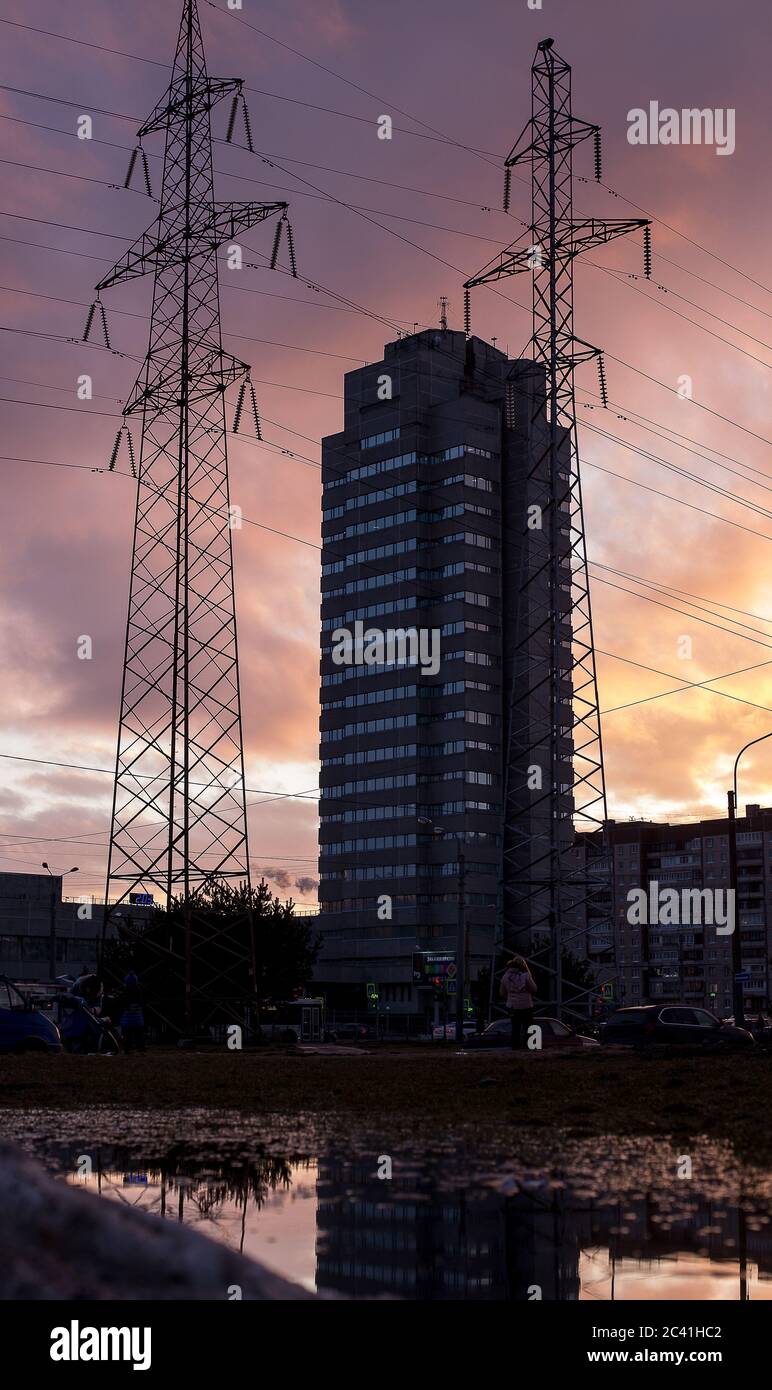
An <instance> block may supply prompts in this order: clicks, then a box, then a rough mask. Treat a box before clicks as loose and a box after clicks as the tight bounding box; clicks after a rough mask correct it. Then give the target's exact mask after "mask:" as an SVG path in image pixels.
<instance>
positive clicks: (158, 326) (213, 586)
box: [86, 0, 286, 1021]
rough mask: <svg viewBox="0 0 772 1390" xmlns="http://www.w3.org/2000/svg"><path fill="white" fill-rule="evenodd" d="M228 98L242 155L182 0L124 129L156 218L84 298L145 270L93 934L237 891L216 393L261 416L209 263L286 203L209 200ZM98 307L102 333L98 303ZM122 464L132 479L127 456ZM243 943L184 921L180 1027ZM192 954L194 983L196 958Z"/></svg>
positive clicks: (233, 727) (239, 827)
mask: <svg viewBox="0 0 772 1390" xmlns="http://www.w3.org/2000/svg"><path fill="white" fill-rule="evenodd" d="M228 96H230V97H231V99H232V109H231V118H230V125H229V129H228V138H230V136H231V134H232V131H233V126H234V121H235V118H236V116H237V114H238V111H239V109H241V111H242V114H243V119H244V124H245V129H246V135H247V142H248V145H249V147H250V148H251V135H250V130H249V118H248V115H247V112H246V106H245V104H244V98H243V93H242V82H241V80H240V79H226V80H223V81H216V80H214V79H212V78H210V77H209V76H208V74H207V68H206V59H205V56H204V47H203V42H202V37H201V28H200V24H199V17H198V12H197V8H196V3H195V0H184V6H183V14H182V22H181V25H180V31H179V38H178V41H177V50H176V54H175V58H174V66H173V69H172V76H171V81H170V83H169V86H168V88H167V90H166V92H165V93H164V95H163V97H162V98H161V99H160V101H159V102H158V104H157V105H156V107H155V109H154V111H153V112H152V114H151V115H150V117H149V118H148V120H146V121H145V123H144V125H143V126H142V127H141V128H140V130H139V131H138V139H139V141H140V146H139V149H138V150H137V151H135V153H134V156H133V157H132V161H131V165H130V167H129V173H128V174H127V179H126V183H127V186H128V184H129V181H130V179H131V175H132V172H133V169H134V167H135V165H136V161H137V157H138V156H139V157H140V158H141V167H142V169H143V171H144V175H145V182H146V184H147V191H148V192H150V183H149V177H148V170H147V160H146V157H145V154H144V150H143V148H142V144H141V142H142V140H143V139H144V137H146V136H148V135H150V134H152V133H154V132H164V134H165V151H164V164H163V184H162V189H161V196H160V208H159V212H158V218H157V220H156V222H155V223H154V224H153V225H152V226H151V227H150V228H149V229H148V231H146V232H145V233H143V235H142V236H141V237H140V238H139V239H138V241H136V242H135V243H134V245H133V246H132V247H131V248H130V249H129V250H128V251H127V252H126V254H125V255H124V256H122V257H121V259H120V260H119V261H118V263H117V264H116V265H115V266H114V267H113V269H112V270H111V271H110V272H109V274H107V275H106V276H105V277H104V279H102V280H101V281H100V283H99V284H98V285H97V287H96V289H97V296H99V295H100V294H101V292H102V291H103V290H106V289H108V288H109V287H111V286H113V285H119V284H122V283H123V282H125V281H129V280H133V279H134V278H135V277H137V276H141V275H146V274H150V273H152V275H153V310H152V320H151V325H150V340H149V346H148V351H147V356H146V358H145V361H144V364H143V366H142V369H141V372H140V375H139V378H138V380H137V382H136V384H135V386H134V388H133V390H132V392H131V395H130V397H129V400H128V403H127V405H126V407H125V409H124V411H123V415H124V426H122V428H121V430H120V431H119V436H118V439H117V440H116V447H115V449H114V451H113V459H112V460H111V466H112V465H113V464H114V462H115V458H116V456H117V453H118V449H119V447H120V443H121V436H122V435H123V434H124V432H125V433H127V434H128V424H127V422H128V421H129V420H131V419H132V418H138V419H139V421H140V422H141V434H142V438H141V444H140V446H139V450H138V454H137V468H138V478H137V500H136V514H135V523H134V544H133V555H132V565H131V584H130V592H129V608H128V618H127V624H126V641H125V656H124V667H123V682H122V689H121V709H120V730H119V735H118V749H117V757H116V769H115V788H114V796H113V809H112V823H111V830H110V849H109V859H108V868H107V890H106V898H105V903H106V906H105V926H106V925H107V920H108V918H109V916H110V915H111V914H114V911H115V907H116V906H118V905H119V904H120V903H123V902H125V901H126V900H127V899H128V898H129V895H130V894H131V895H135V894H139V895H143V896H144V900H145V901H146V900H147V896H149V895H152V897H153V898H154V900H155V901H156V903H158V902H159V901H160V903H161V904H162V905H165V906H166V907H167V908H168V907H169V906H170V905H171V903H172V900H173V899H175V898H178V899H179V898H181V899H183V901H185V902H189V901H190V898H191V895H193V896H195V894H196V893H197V892H200V890H201V889H202V888H203V887H205V886H206V885H207V884H211V883H213V882H222V881H225V882H232V883H245V884H246V885H247V886H248V885H249V883H250V873H249V853H248V838H247V816H246V791H245V783H244V751H243V740H242V729H241V696H240V688H239V666H238V644H237V637H236V613H235V601H234V580H233V554H232V544H231V541H232V523H233V517H232V513H231V506H230V494H229V485H228V454H227V447H226V434H227V431H226V418H225V392H226V389H227V388H228V386H230V385H231V384H233V383H234V382H237V381H239V380H240V381H241V383H242V384H241V395H240V398H239V406H238V410H237V413H238V415H239V416H240V414H241V407H242V405H243V401H244V395H245V391H247V390H248V391H249V392H250V393H251V398H252V405H253V407H254V418H255V425H256V428H257V431H258V435H259V419H258V417H257V407H256V403H255V401H254V393H253V391H252V387H251V383H250V382H249V368H248V366H247V364H245V363H243V362H239V361H238V360H237V359H236V358H234V357H232V356H231V355H230V354H229V353H227V352H225V351H224V350H223V345H222V335H221V327H220V302H219V284H218V263H217V252H218V248H219V247H220V246H222V245H223V244H226V243H230V242H232V241H233V238H234V237H235V236H236V235H237V234H238V233H239V232H243V231H245V230H247V229H248V228H250V227H254V226H256V225H257V224H258V223H261V222H264V221H265V220H266V218H269V217H271V216H272V215H274V214H282V215H283V216H284V217H285V218H286V204H285V203H252V202H249V203H227V202H216V201H215V199H214V185H213V171H212V133H211V124H210V119H211V112H212V110H213V108H214V107H215V106H216V105H217V104H218V103H219V102H221V101H222V100H223V99H224V98H226V97H228ZM280 229H281V224H280V226H279V229H278V230H279V232H280ZM277 239H278V238H277ZM274 259H275V257H274ZM97 304H98V305H99V313H100V315H101V323H102V326H103V328H104V326H105V320H104V310H103V309H102V308H101V301H99V299H98V300H97ZM93 307H94V306H92V313H91V314H90V315H89V323H88V325H87V333H86V336H88V329H89V328H90V325H91V322H92V319H93ZM129 444H131V437H130V435H129ZM131 463H132V471H133V470H134V451H133V449H132V451H131ZM111 897H112V898H113V900H114V901H113V902H112V903H111V902H110V899H111ZM250 936H251V926H250V928H249V930H248V931H246V932H245V933H241V932H239V933H236V934H235V935H232V936H231V937H230V938H229V936H228V933H227V932H225V931H223V932H222V933H220V940H219V941H218V942H217V943H216V945H213V942H212V940H211V933H207V931H206V929H204V928H203V927H200V928H199V927H197V926H196V922H195V919H194V917H193V916H191V915H190V914H188V917H187V920H186V931H185V946H184V951H183V953H182V954H183V955H184V959H183V960H182V962H181V963H180V976H181V978H182V977H184V980H185V995H186V1016H187V1018H188V1021H190V1019H191V1017H192V1014H193V1009H192V1005H193V996H194V995H195V994H198V995H199V996H204V997H209V994H211V995H212V996H214V995H216V994H218V993H220V994H222V993H226V994H227V993H228V992H229V987H228V981H229V978H231V977H232V978H235V976H236V974H237V973H238V971H239V969H242V968H243V964H244V960H245V958H246V960H247V961H249V959H250V956H251V968H252V971H253V972H254V950H253V946H252V948H250V940H249V938H250ZM204 950H205V960H206V967H205V970H203V974H205V975H206V976H207V978H206V981H205V982H204V983H202V981H201V978H200V977H201V976H202V969H201V968H199V969H196V965H197V962H196V954H197V952H198V953H200V952H203V951H204ZM172 954H174V953H172ZM201 959H203V956H202V957H201ZM201 959H200V960H199V962H198V964H199V966H200V965H201Z"/></svg>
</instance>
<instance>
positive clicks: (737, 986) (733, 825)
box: [726, 729, 772, 1028]
mask: <svg viewBox="0 0 772 1390" xmlns="http://www.w3.org/2000/svg"><path fill="white" fill-rule="evenodd" d="M767 738H772V729H770V731H769V733H768V734H761V735H760V736H759V737H758V738H752V739H751V741H750V743H746V744H745V745H744V747H742V748H741V749H740V751H739V753H738V754H737V757H736V758H735V760H734V775H733V778H732V789H731V791H728V792H727V794H726V796H727V806H728V811H729V877H730V880H731V884H732V890H733V892H734V931H733V932H732V975H733V976H734V979H733V980H732V1008H733V1010H734V1021H735V1026H736V1027H737V1028H743V1027H744V1026H745V1005H744V1002H743V987H742V980H739V979H738V978H737V977H738V975H739V974H740V973H741V971H742V941H741V940H740V907H739V900H740V885H739V881H738V875H737V769H738V767H739V765H740V759H741V757H742V755H743V753H747V751H748V749H749V748H753V746H754V744H756V743H763V742H764V740H765V739H767Z"/></svg>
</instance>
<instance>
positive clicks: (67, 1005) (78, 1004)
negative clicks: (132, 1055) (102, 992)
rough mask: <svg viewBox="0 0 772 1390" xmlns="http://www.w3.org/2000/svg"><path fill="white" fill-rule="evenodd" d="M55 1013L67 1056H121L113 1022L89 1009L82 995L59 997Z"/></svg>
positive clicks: (54, 1006) (54, 1002)
mask: <svg viewBox="0 0 772 1390" xmlns="http://www.w3.org/2000/svg"><path fill="white" fill-rule="evenodd" d="M53 1012H54V1016H55V1018H56V1022H57V1025H58V1027H59V1032H60V1034H61V1038H62V1043H63V1045H64V1050H65V1052H80V1053H95V1052H101V1053H104V1054H105V1055H107V1056H114V1055H115V1054H116V1053H117V1052H120V1050H121V1044H120V1043H119V1041H118V1038H117V1037H116V1035H115V1033H114V1032H113V1029H112V1024H111V1021H110V1019H109V1018H108V1017H107V1015H106V1014H102V1013H98V1012H97V1011H96V1010H95V1009H92V1008H90V1007H89V1005H88V1004H87V1003H86V1002H85V1000H84V999H81V998H80V997H79V995H75V994H57V995H56V996H55V997H54V1000H53Z"/></svg>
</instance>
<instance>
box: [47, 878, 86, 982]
mask: <svg viewBox="0 0 772 1390" xmlns="http://www.w3.org/2000/svg"><path fill="white" fill-rule="evenodd" d="M40 867H41V868H42V869H48V873H49V875H50V877H51V919H50V926H49V931H48V968H49V970H50V972H51V981H52V982H53V981H54V980H55V979H56V885H57V883H59V884H60V885H61V883H62V881H63V879H65V878H66V877H67V874H76V873H77V872H78V866H77V864H76V865H75V866H74V868H72V869H67V870H66V871H65V872H64V873H63V874H54V873H51V870H50V869H49V868H48V864H47V863H46V861H45V859H44V860H43V863H42V864H41V866H40Z"/></svg>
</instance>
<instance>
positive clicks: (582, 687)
mask: <svg viewBox="0 0 772 1390" xmlns="http://www.w3.org/2000/svg"><path fill="white" fill-rule="evenodd" d="M531 74H532V96H531V119H530V120H529V121H528V122H527V124H526V126H525V128H524V130H523V132H522V134H521V135H520V137H519V138H518V140H517V141H516V143H515V145H514V147H513V149H512V151H511V153H510V154H509V155H508V156H507V159H506V161H505V190H504V207H505V210H508V208H509V195H510V185H511V170H512V169H513V168H515V167H516V166H517V165H519V164H521V163H530V168H531V225H530V228H529V232H528V236H527V237H525V240H526V242H527V243H528V242H529V241H530V244H526V245H519V244H518V243H519V242H520V241H522V240H523V238H518V242H516V243H513V244H512V246H510V247H509V248H508V249H507V250H506V251H504V252H503V253H502V254H501V255H500V256H498V257H497V258H496V260H495V261H493V262H491V263H490V264H489V265H488V266H486V267H485V268H484V269H483V270H482V271H481V272H480V274H479V275H475V276H473V277H472V278H471V279H470V280H468V281H467V283H466V285H465V287H464V288H465V293H466V296H467V298H466V306H467V307H466V324H467V332H468V331H469V308H468V305H469V298H468V296H469V291H470V290H471V289H472V288H473V287H474V286H477V285H491V284H495V283H496V282H498V281H500V280H503V279H506V278H508V277H509V276H511V275H519V274H528V275H530V276H531V278H532V284H533V338H532V349H531V353H530V355H531V357H532V358H533V361H534V362H535V363H536V364H537V365H536V370H535V372H534V371H533V369H529V370H528V372H521V373H520V375H519V378H518V379H516V378H515V377H513V379H512V382H511V383H510V387H509V400H508V420H507V424H508V426H509V427H514V425H515V422H516V419H517V416H518V414H519V410H520V407H519V401H520V400H522V401H524V402H527V403H528V404H527V405H526V409H527V410H528V411H529V413H530V428H529V437H530V441H531V447H530V449H529V454H528V458H527V461H526V463H525V465H524V467H523V469H522V472H521V474H520V476H519V477H518V478H517V479H515V480H512V481H510V488H511V498H512V503H511V509H509V508H508V507H507V506H506V505H503V507H502V511H503V514H504V515H505V516H507V515H509V516H510V517H512V516H514V517H516V518H517V532H518V534H517V535H514V536H512V537H511V538H510V543H509V546H508V547H507V549H508V551H509V557H510V558H509V562H508V563H509V565H510V570H509V573H508V574H507V575H506V577H505V583H508V585H509V589H508V592H509V594H510V595H511V599H512V603H513V605H514V608H515V612H516V620H515V636H514V641H513V642H512V643H511V644H510V646H509V650H508V651H506V650H505V661H504V668H505V669H504V680H505V691H506V696H505V699H506V704H505V720H504V730H503V732H504V778H503V792H504V795H503V817H502V820H503V834H502V875H501V893H500V908H499V922H498V930H497V936H498V944H499V945H500V946H501V947H502V948H503V949H506V950H508V951H512V950H520V951H526V952H529V948H530V947H531V946H532V943H533V942H534V941H536V942H540V941H545V942H546V945H545V946H544V949H543V952H542V951H540V950H537V951H536V953H535V954H536V955H537V956H540V955H542V954H543V955H544V956H545V957H547V961H546V962H545V964H546V968H547V969H548V970H549V971H550V974H551V978H552V980H553V982H554V990H555V996H554V1001H553V1002H554V1004H555V1006H556V1008H557V1009H558V1011H560V1009H561V1008H562V1007H563V1006H564V1003H565V1006H566V1007H570V1006H571V1004H572V1003H578V1002H579V1000H580V999H581V997H582V995H585V996H586V994H587V991H585V990H581V989H579V988H578V987H572V988H571V997H570V998H569V999H566V1000H565V1001H564V997H563V969H562V950H561V947H562V946H565V945H568V944H569V943H570V942H571V941H572V940H574V941H576V940H577V939H579V938H581V937H583V936H585V935H586V933H587V931H588V929H589V928H591V927H594V928H595V929H596V930H597V929H598V928H599V927H600V928H601V930H602V932H603V933H604V934H605V933H608V935H609V936H610V935H611V932H612V930H613V922H612V911H613V908H612V903H613V898H612V879H611V874H612V864H611V860H610V857H609V849H608V846H607V845H604V833H605V826H606V787H605V778H604V771H603V744H602V737H601V724H600V711H599V706H598V685H597V677H596V670H595V649H594V642H593V627H592V609H591V603H590V585H589V576H588V570H587V553H586V546H585V527H584V513H583V507H582V486H581V476H580V469H579V456H578V441H577V431H576V402H575V393H574V372H575V369H576V367H577V366H578V365H579V364H580V363H583V362H587V361H590V360H592V359H597V361H598V371H599V377H600V390H601V397H602V400H603V403H604V405H605V403H606V382H605V373H604V368H603V359H602V356H601V353H600V350H599V349H598V348H595V347H593V346H592V345H591V344H589V343H586V342H584V341H583V340H582V339H580V338H577V337H576V336H575V334H574V322H573V262H574V258H575V257H576V256H578V255H579V254H580V253H581V252H583V251H589V250H591V249H593V248H594V247H597V246H603V245H605V244H606V243H607V242H609V241H612V240H613V239H614V238H616V237H619V236H624V235H626V234H627V233H629V232H632V231H635V230H638V229H644V246H645V261H644V264H645V271H646V274H647V275H648V274H649V271H650V262H651V250H650V240H649V237H650V233H649V223H648V222H647V221H646V220H645V219H641V218H631V219H616V218H612V219H605V218H597V217H583V218H577V217H574V212H573V152H574V149H575V148H576V146H577V145H579V144H581V143H582V142H583V141H585V140H587V139H589V138H591V137H592V138H593V140H594V143H595V175H596V178H597V179H598V180H600V176H601V167H600V131H599V128H598V126H595V125H590V124H588V123H587V122H586V121H581V120H578V119H577V118H576V117H575V116H574V115H573V114H572V110H571V68H570V66H569V64H568V63H567V62H565V60H564V59H562V58H560V57H559V56H558V54H557V53H556V52H555V50H554V47H553V40H552V39H545V40H544V41H543V42H542V43H540V44H539V46H538V49H537V52H536V57H535V59H534V62H533V66H532V69H531ZM515 493H516V494H517V495H514V494H515ZM505 553H506V552H505ZM569 949H570V945H569ZM574 953H575V954H578V955H580V956H583V955H584V951H582V950H580V951H578V952H577V951H575V952H574ZM531 954H534V953H533V952H531ZM547 962H548V963H547Z"/></svg>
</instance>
